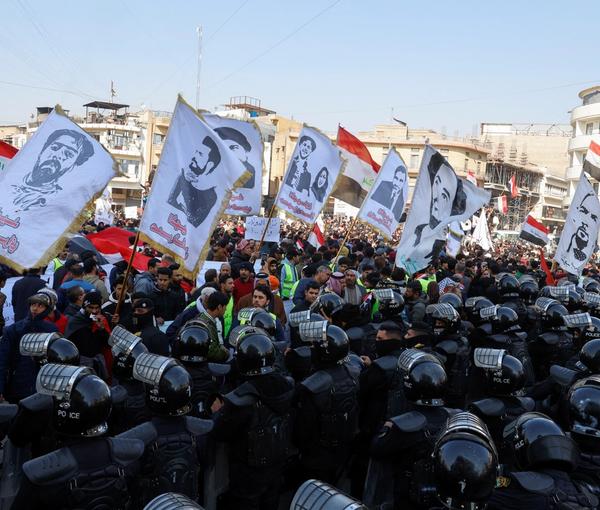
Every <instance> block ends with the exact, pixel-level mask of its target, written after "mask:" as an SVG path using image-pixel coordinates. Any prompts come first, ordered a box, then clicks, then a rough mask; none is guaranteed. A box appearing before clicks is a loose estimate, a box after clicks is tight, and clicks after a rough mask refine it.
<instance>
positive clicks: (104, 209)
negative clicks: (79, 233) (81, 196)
mask: <svg viewBox="0 0 600 510" xmlns="http://www.w3.org/2000/svg"><path fill="white" fill-rule="evenodd" d="M114 219H115V215H114V213H113V212H112V197H111V195H110V191H109V190H108V188H106V189H105V190H104V193H102V196H101V197H100V198H98V199H97V200H96V213H95V214H94V223H96V225H100V223H104V224H105V225H107V226H110V225H112V223H113V220H114Z"/></svg>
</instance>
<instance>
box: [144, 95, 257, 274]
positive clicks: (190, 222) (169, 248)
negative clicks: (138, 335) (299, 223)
mask: <svg viewBox="0 0 600 510" xmlns="http://www.w3.org/2000/svg"><path fill="white" fill-rule="evenodd" d="M250 176H251V174H250V172H249V171H248V169H247V167H246V165H244V164H243V162H242V161H241V160H240V158H239V157H237V156H236V154H235V153H234V151H232V150H231V149H230V147H229V146H228V145H227V144H226V142H225V141H224V140H223V139H222V138H221V136H220V135H219V134H217V133H216V132H215V131H214V130H212V129H211V128H210V126H209V125H208V124H207V123H206V122H205V121H204V119H203V117H202V115H200V114H199V113H198V112H196V110H194V108H192V107H191V106H190V105H188V104H187V103H186V102H185V101H184V100H183V99H182V98H181V97H179V98H178V100H177V104H176V105H175V110H174V112H173V118H172V120H171V126H170V127H169V131H168V133H167V139H166V140H165V144H164V147H163V151H162V155H161V158H160V162H159V164H158V169H157V171H156V176H155V177H154V182H153V184H152V191H151V192H150V196H149V197H148V201H147V203H146V207H145V209H144V216H143V217H142V221H141V224H140V233H141V238H142V239H144V240H146V241H148V242H149V243H151V244H152V245H153V246H156V247H157V248H158V249H159V250H160V251H162V252H166V253H170V254H171V255H173V256H174V257H175V258H176V260H177V262H178V263H180V264H181V269H182V272H183V273H184V274H185V275H186V276H190V275H192V274H193V273H194V272H197V271H198V267H199V264H200V262H201V261H202V259H203V258H204V256H205V254H206V252H207V251H208V247H209V245H210V239H211V235H212V232H213V230H214V229H215V227H216V224H217V221H218V220H219V218H220V217H221V215H222V214H223V211H224V210H225V208H226V207H227V206H228V205H229V203H230V197H231V192H232V190H233V189H235V188H237V187H239V186H241V185H243V184H244V183H246V182H248V179H249V178H250Z"/></svg>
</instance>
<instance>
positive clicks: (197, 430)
mask: <svg viewBox="0 0 600 510" xmlns="http://www.w3.org/2000/svg"><path fill="white" fill-rule="evenodd" d="M213 425H214V423H213V421H212V420H202V419H201V418H195V417H193V416H186V417H185V427H186V429H187V431H188V432H189V433H190V434H193V435H194V436H201V435H203V434H208V433H209V432H210V431H211V430H212V428H213Z"/></svg>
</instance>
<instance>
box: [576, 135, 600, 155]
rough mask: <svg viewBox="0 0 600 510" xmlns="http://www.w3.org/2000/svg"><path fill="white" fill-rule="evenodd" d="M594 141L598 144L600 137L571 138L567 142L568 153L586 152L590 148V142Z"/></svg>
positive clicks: (582, 136)
mask: <svg viewBox="0 0 600 510" xmlns="http://www.w3.org/2000/svg"><path fill="white" fill-rule="evenodd" d="M592 140H593V141H594V142H596V143H600V135H598V134H595V135H580V136H576V137H575V138H571V139H570V140H569V152H572V151H577V150H580V151H581V150H586V151H587V149H588V147H589V146H590V142H591V141H592Z"/></svg>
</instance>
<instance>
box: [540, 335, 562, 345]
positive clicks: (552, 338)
mask: <svg viewBox="0 0 600 510" xmlns="http://www.w3.org/2000/svg"><path fill="white" fill-rule="evenodd" d="M538 338H539V339H540V341H541V342H542V343H545V344H546V345H556V344H558V342H560V336H559V335H557V334H556V333H552V332H547V333H542V334H541V335H538Z"/></svg>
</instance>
